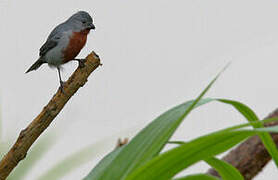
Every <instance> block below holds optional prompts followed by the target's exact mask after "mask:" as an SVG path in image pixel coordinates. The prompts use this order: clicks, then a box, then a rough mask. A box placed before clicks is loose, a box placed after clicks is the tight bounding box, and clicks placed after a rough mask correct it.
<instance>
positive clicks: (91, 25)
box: [88, 23, 96, 29]
mask: <svg viewBox="0 0 278 180" xmlns="http://www.w3.org/2000/svg"><path fill="white" fill-rule="evenodd" d="M88 29H96V27H95V25H94V24H93V23H91V24H89V25H88Z"/></svg>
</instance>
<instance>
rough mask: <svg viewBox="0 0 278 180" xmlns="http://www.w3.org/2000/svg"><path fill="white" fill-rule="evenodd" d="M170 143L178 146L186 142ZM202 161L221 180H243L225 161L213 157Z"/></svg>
mask: <svg viewBox="0 0 278 180" xmlns="http://www.w3.org/2000/svg"><path fill="white" fill-rule="evenodd" d="M171 143H172V144H179V145H184V144H186V142H182V141H172V142H171ZM204 161H205V162H206V163H207V164H209V165H210V166H211V167H213V168H214V169H215V170H216V171H217V172H218V173H219V175H220V176H221V177H222V179H223V180H235V179H236V180H244V178H243V177H242V175H241V174H240V172H239V171H238V170H237V169H236V168H235V167H234V166H232V165H231V164H229V163H227V162H225V161H222V160H219V159H217V158H215V157H209V158H206V159H204Z"/></svg>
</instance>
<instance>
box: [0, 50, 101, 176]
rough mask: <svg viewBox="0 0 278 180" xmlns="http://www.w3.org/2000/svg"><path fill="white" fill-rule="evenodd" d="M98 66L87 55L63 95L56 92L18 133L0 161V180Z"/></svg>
mask: <svg viewBox="0 0 278 180" xmlns="http://www.w3.org/2000/svg"><path fill="white" fill-rule="evenodd" d="M99 65H101V63H100V59H99V57H98V56H97V55H96V54H95V53H94V52H92V53H91V54H89V55H88V56H87V57H86V62H85V67H83V68H77V69H76V70H75V72H74V73H73V74H72V76H71V77H70V78H69V79H68V81H67V82H66V83H65V85H64V92H65V93H62V92H61V91H60V90H58V91H57V93H56V94H55V95H54V96H53V97H52V99H51V100H50V101H49V103H48V104H47V105H46V106H45V107H44V108H43V110H42V111H41V113H40V114H39V115H38V116H37V117H36V118H35V119H34V120H33V121H32V122H31V123H30V124H29V125H28V127H27V128H26V129H24V130H22V131H21V132H20V134H19V137H18V139H17V141H16V143H15V144H14V145H13V146H12V148H11V149H10V151H9V152H8V153H7V154H6V155H5V156H4V157H3V159H2V160H1V161H0V180H4V179H6V178H7V177H8V175H9V174H10V173H11V171H12V170H13V169H14V168H15V167H16V166H17V164H18V163H19V162H20V161H21V160H22V159H24V158H25V156H26V155H27V152H28V150H29V149H30V147H31V146H32V144H33V143H34V142H35V141H36V139H37V138H38V137H39V136H40V135H41V133H42V132H43V131H44V130H45V129H46V128H47V127H48V126H49V124H50V123H51V122H52V121H53V119H54V118H55V117H56V116H57V115H58V114H59V112H60V111H61V110H62V109H63V107H64V106H65V104H66V103H67V102H68V100H69V99H70V98H71V97H72V96H73V95H74V94H75V92H76V91H77V90H78V89H79V88H80V87H82V86H83V85H84V84H85V83H86V82H87V78H88V77H89V75H90V74H91V73H92V72H93V71H94V70H95V69H96V68H97V67H98V66H99Z"/></svg>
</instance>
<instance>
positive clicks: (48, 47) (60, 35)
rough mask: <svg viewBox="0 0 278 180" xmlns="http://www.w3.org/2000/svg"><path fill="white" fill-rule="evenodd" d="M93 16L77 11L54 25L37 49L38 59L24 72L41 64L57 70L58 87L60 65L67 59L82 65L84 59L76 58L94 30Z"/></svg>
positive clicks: (60, 79) (61, 86) (61, 83)
mask: <svg viewBox="0 0 278 180" xmlns="http://www.w3.org/2000/svg"><path fill="white" fill-rule="evenodd" d="M94 29H95V25H94V24H93V18H92V17H91V16H90V14H89V13H88V12H86V11H78V12H77V13H75V14H73V15H72V16H70V17H69V18H68V19H67V20H66V21H65V22H63V23H61V24H59V25H58V26H56V27H55V28H54V29H53V30H52V31H51V33H50V34H49V36H48V37H47V39H46V42H45V43H44V44H43V45H42V46H41V48H40V49H39V58H38V60H37V61H36V62H35V63H34V64H33V65H32V66H31V67H30V68H29V69H28V70H27V71H26V72H25V73H28V72H30V71H34V70H37V69H38V68H39V67H40V66H41V65H42V64H44V63H47V64H48V65H49V66H50V67H55V68H57V70H58V75H59V81H60V89H61V91H62V92H64V90H63V84H64V82H63V81H62V78H61V72H60V70H61V65H63V64H65V63H67V62H69V61H73V60H75V61H78V63H79V67H81V68H82V67H84V59H76V56H77V55H78V54H79V52H80V51H81V49H82V48H83V47H84V46H85V44H86V41H87V35H88V34H89V32H90V30H94Z"/></svg>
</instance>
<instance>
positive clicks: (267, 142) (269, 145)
mask: <svg viewBox="0 0 278 180" xmlns="http://www.w3.org/2000/svg"><path fill="white" fill-rule="evenodd" d="M218 101H220V102H223V103H226V104H230V105H232V106H233V107H234V108H236V109H237V110H238V111H239V112H240V113H241V114H242V115H243V116H244V117H245V118H246V119H247V120H248V121H249V122H260V121H259V118H258V117H257V115H256V114H255V113H254V112H253V111H252V110H251V109H250V108H249V107H248V106H246V105H244V104H242V103H240V102H237V101H233V100H228V99H218ZM253 127H254V128H262V127H264V126H263V124H262V123H257V124H254V125H253ZM259 137H260V138H261V140H262V142H263V144H264V146H265V148H266V149H267V151H268V152H269V154H270V155H271V156H272V158H273V160H274V162H275V164H276V166H277V167H278V150H277V148H276V144H275V143H274V141H273V140H272V138H271V136H270V134H269V133H267V132H265V133H261V134H260V135H259Z"/></svg>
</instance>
